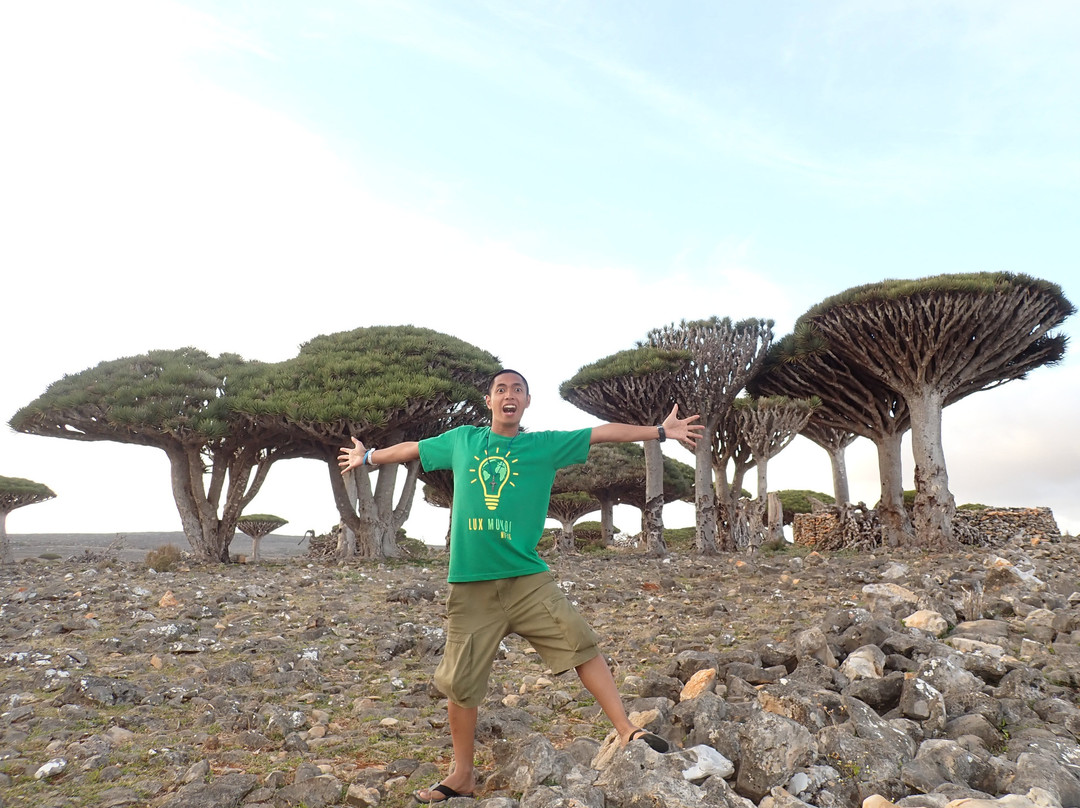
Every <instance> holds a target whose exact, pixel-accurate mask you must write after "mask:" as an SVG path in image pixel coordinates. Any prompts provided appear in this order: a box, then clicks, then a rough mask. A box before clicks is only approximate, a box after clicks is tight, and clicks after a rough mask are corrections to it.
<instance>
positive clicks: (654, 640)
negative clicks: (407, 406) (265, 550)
mask: <svg viewBox="0 0 1080 808" xmlns="http://www.w3.org/2000/svg"><path fill="white" fill-rule="evenodd" d="M1078 550H1080V541H1078V540H1077V539H1075V538H1071V537H1063V538H1061V539H1060V540H1055V541H1041V542H1035V543H1032V542H1030V541H1028V540H1024V539H1020V538H1018V539H1016V540H1014V541H1012V542H1010V543H1008V544H1006V545H1005V546H1000V547H994V548H990V547H978V548H974V547H972V548H965V549H964V551H962V552H959V553H956V554H952V555H948V556H940V555H934V556H929V555H923V554H918V553H913V552H889V553H879V554H877V555H870V556H866V555H861V556H860V555H855V554H845V553H838V554H829V555H817V554H807V553H806V552H805V551H802V552H800V551H797V550H795V549H793V548H789V549H788V550H787V551H786V552H780V553H776V554H772V555H768V554H766V555H759V556H757V557H754V558H747V557H728V556H721V557H717V558H713V559H701V558H697V557H694V556H692V555H689V554H685V553H673V554H672V555H671V556H670V557H669V558H666V559H663V560H657V559H647V558H644V557H642V556H640V555H639V554H637V553H636V552H635V551H632V550H620V551H607V552H604V553H598V554H593V553H588V554H582V555H577V556H573V557H567V558H553V559H550V561H551V563H552V566H553V569H554V570H555V571H556V573H557V575H558V576H559V578H560V580H561V581H563V585H564V587H565V588H566V590H567V591H568V593H569V594H570V596H571V598H572V599H573V600H574V601H576V602H577V604H578V606H579V608H580V609H581V610H582V612H583V613H584V614H585V615H586V616H587V617H588V619H589V621H590V623H591V624H592V625H593V627H594V628H595V629H596V631H597V632H598V633H599V634H600V636H601V637H602V640H603V647H604V649H605V651H606V653H607V654H608V656H609V658H610V660H611V663H612V666H613V669H614V671H615V674H616V679H617V681H618V682H619V683H620V686H621V689H622V691H623V693H624V695H625V697H626V702H627V705H628V707H629V708H630V709H631V710H633V711H635V712H636V716H635V717H636V718H637V720H638V721H639V722H640V723H641V724H642V725H647V726H648V727H649V728H650V729H652V730H653V731H655V732H657V733H659V734H661V735H663V736H665V737H667V738H668V739H670V740H671V742H672V744H673V747H674V748H675V750H676V751H674V752H673V753H671V754H667V755H660V754H657V753H655V752H654V751H653V750H651V749H650V748H648V747H647V746H646V745H645V744H644V743H643V742H640V741H638V742H635V743H633V744H631V745H630V746H628V747H626V748H625V749H618V748H616V747H615V746H613V745H612V744H611V743H610V739H608V740H607V741H605V738H606V736H607V733H608V726H607V724H606V722H605V721H604V720H603V718H602V717H600V718H598V717H597V712H598V711H597V708H596V706H595V704H594V703H593V702H592V700H591V698H590V697H589V696H588V694H587V693H586V692H585V691H584V690H583V689H582V688H581V686H580V684H579V683H578V681H577V679H576V677H574V676H573V675H572V674H571V675H570V676H568V677H567V676H564V677H557V678H556V677H552V676H550V675H548V672H547V671H545V669H544V666H543V664H542V663H541V662H540V660H539V657H538V656H537V655H536V654H535V653H534V652H533V651H532V650H531V649H530V648H529V647H527V645H526V644H525V643H524V642H522V641H521V640H520V639H518V638H516V637H511V638H509V639H508V640H507V642H506V644H505V654H504V655H503V658H501V659H500V660H499V661H498V662H497V663H496V668H495V671H494V675H493V679H492V686H491V690H490V693H489V698H488V701H487V703H486V704H485V706H484V707H483V708H482V710H481V723H480V727H479V730H478V737H479V741H480V744H479V749H478V763H479V765H480V767H481V770H482V772H483V774H484V777H485V781H484V783H483V784H482V786H481V788H480V790H479V791H478V794H477V797H478V798H479V800H478V801H479V805H481V806H484V808H516V806H521V808H541V806H583V807H587V808H636V807H637V806H646V805H648V806H683V805H687V806H689V805H730V806H751V805H758V806H761V808H784V806H802V805H819V806H830V805H835V806H842V805H844V806H846V805H860V804H864V800H865V801H866V802H865V804H866V805H890V804H899V805H925V806H939V807H940V806H945V805H946V804H955V805H959V804H961V803H959V802H954V803H950V801H956V800H963V799H968V800H971V801H970V802H968V803H963V804H966V805H970V806H982V805H988V806H989V805H997V806H1001V808H1014V807H1017V808H1027V807H1028V806H1047V808H1054V806H1068V805H1078V804H1080V775H1078V772H1080V743H1078V739H1080V708H1078V704H1080V695H1078V694H1080V688H1078V685H1080V666H1078V665H1077V662H1078V661H1080V593H1078V590H1080V553H1078ZM445 575H446V564H445V559H444V558H442V557H441V556H433V557H431V558H428V559H424V560H423V561H421V562H409V563H405V562H401V563H382V564H378V563H361V562H356V563H348V564H339V563H335V562H330V563H326V562H311V561H308V560H307V559H304V558H293V559H283V560H278V561H274V562H269V563H264V564H261V565H238V564H233V565H228V566H216V567H207V566H199V565H192V564H190V563H188V564H185V565H182V566H181V567H180V568H178V569H175V570H172V571H169V572H162V573H157V572H154V571H152V570H149V569H147V568H146V566H145V564H144V563H142V562H139V561H134V560H127V559H120V558H115V559H112V558H110V556H109V554H108V552H107V551H102V552H100V553H97V554H95V553H86V552H84V553H83V554H82V555H81V556H80V557H79V560H44V559H40V558H33V557H31V558H24V559H23V560H20V561H18V562H17V563H16V564H14V565H12V566H9V567H6V568H3V569H0V604H2V605H0V806H2V808H13V806H30V805H33V806H35V808H59V806H80V807H81V806H102V808H120V806H136V805H138V806H143V805H148V806H156V807H157V808H187V807H188V806H215V808H218V807H219V806H226V807H229V806H239V805H249V806H275V808H285V807H286V806H297V807H298V806H306V808H321V806H332V805H358V806H366V805H383V806H404V805H412V804H415V803H414V802H413V799H412V797H411V794H412V792H413V791H414V790H416V789H418V788H423V787H426V786H428V785H430V784H431V783H433V782H436V781H437V780H438V779H439V776H440V773H442V772H444V771H445V769H446V766H447V764H448V762H449V758H450V750H449V741H448V732H447V728H446V726H445V702H443V701H442V700H441V699H440V696H439V694H438V693H437V692H435V691H434V690H433V689H432V686H431V675H432V671H433V670H434V667H435V665H436V664H437V662H438V658H439V657H438V655H439V653H440V651H441V648H442V643H443V634H442V626H443V609H442V599H443V596H444V594H445V589H446V585H445ZM912 615H916V616H912ZM916 626H918V627H916ZM1010 794H1011V795H1014V796H1005V795H1010ZM874 795H880V798H879V797H875V796H874ZM875 799H878V800H879V801H878V802H876V803H875V802H874V800H875ZM461 804H476V803H461Z"/></svg>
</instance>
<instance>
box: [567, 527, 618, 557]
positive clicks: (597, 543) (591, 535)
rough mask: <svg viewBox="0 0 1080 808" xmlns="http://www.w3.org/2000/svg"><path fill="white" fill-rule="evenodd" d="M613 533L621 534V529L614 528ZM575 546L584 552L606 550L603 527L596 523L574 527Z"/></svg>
mask: <svg viewBox="0 0 1080 808" xmlns="http://www.w3.org/2000/svg"><path fill="white" fill-rule="evenodd" d="M612 532H613V533H619V532H621V531H620V530H619V528H617V527H616V528H612ZM574 546H575V547H577V549H578V550H580V551H582V552H591V551H595V550H603V549H604V530H603V526H602V525H601V524H600V523H599V522H596V521H588V522H579V523H578V524H576V525H574Z"/></svg>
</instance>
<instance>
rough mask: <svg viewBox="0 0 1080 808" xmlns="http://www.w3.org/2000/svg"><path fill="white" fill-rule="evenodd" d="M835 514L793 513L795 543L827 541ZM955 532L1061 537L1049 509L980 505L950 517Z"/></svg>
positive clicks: (987, 539)
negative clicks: (983, 506) (984, 506)
mask: <svg viewBox="0 0 1080 808" xmlns="http://www.w3.org/2000/svg"><path fill="white" fill-rule="evenodd" d="M838 524H839V516H838V515H837V514H836V513H834V512H831V511H822V512H820V513H797V514H795V520H794V524H793V527H792V533H793V538H794V540H795V544H799V545H803V546H806V547H818V546H820V545H822V544H830V541H829V539H830V537H831V536H833V535H834V534H835V531H836V530H837V527H838ZM953 526H954V527H955V528H956V530H957V533H958V535H960V536H961V537H962V538H963V539H964V540H971V542H972V543H985V544H993V545H996V544H1003V543H1005V542H1008V541H1011V540H1012V539H1014V538H1017V537H1019V538H1024V539H1043V540H1051V539H1057V538H1059V537H1060V536H1061V531H1060V529H1058V525H1057V521H1056V520H1055V519H1054V514H1053V512H1052V511H1051V510H1050V509H1049V508H981V509H978V510H975V509H965V510H958V511H957V512H956V515H955V516H954V517H953Z"/></svg>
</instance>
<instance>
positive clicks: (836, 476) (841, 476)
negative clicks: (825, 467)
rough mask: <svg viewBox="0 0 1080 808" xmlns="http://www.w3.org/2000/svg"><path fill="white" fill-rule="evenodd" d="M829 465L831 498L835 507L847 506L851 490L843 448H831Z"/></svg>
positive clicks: (829, 450)
mask: <svg viewBox="0 0 1080 808" xmlns="http://www.w3.org/2000/svg"><path fill="white" fill-rule="evenodd" d="M826 451H828V453H829V464H830V465H831V466H832V484H833V498H834V499H835V500H836V504H837V505H847V504H848V503H849V502H851V488H850V487H849V485H848V473H847V459H846V457H845V454H844V449H843V448H839V449H837V448H831V449H828V450H826Z"/></svg>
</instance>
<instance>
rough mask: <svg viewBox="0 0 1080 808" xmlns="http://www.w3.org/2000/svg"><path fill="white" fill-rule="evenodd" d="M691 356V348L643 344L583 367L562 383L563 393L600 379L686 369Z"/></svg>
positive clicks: (606, 379) (563, 394) (561, 391)
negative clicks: (676, 348) (687, 349)
mask: <svg viewBox="0 0 1080 808" xmlns="http://www.w3.org/2000/svg"><path fill="white" fill-rule="evenodd" d="M689 360H690V352H689V351H685V350H667V349H663V348H654V347H652V346H648V345H639V346H638V347H636V348H631V349H629V350H626V351H619V352H618V353H614V354H612V355H611V356H607V357H604V358H603V359H599V360H597V361H596V362H593V363H592V364H589V365H585V366H584V367H582V368H580V369H579V370H578V372H577V373H575V374H574V375H573V376H572V377H571V378H570V379H568V380H567V381H565V382H563V383H562V384H561V385H559V395H560V396H562V397H563V398H568V395H569V393H570V392H571V391H572V390H576V389H579V388H583V387H588V386H589V385H590V384H596V383H597V382H600V381H609V380H611V379H618V378H623V377H631V378H635V377H639V376H647V375H649V374H651V373H674V372H676V371H678V370H680V369H682V368H683V367H684V366H685V365H686V363H687V362H688V361H689Z"/></svg>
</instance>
